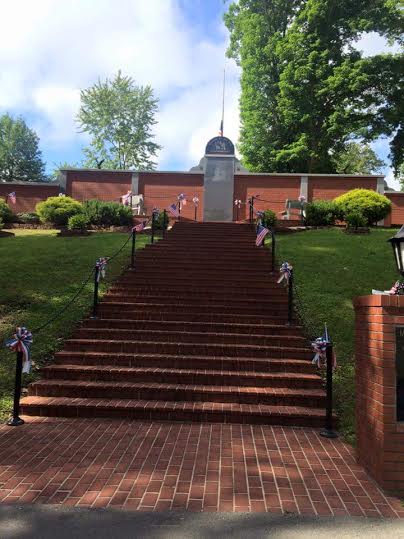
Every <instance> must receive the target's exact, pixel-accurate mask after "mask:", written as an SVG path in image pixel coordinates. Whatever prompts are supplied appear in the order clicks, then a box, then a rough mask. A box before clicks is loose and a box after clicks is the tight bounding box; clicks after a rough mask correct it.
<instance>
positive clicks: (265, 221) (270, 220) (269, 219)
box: [262, 210, 278, 228]
mask: <svg viewBox="0 0 404 539" xmlns="http://www.w3.org/2000/svg"><path fill="white" fill-rule="evenodd" d="M277 221H278V219H277V218H276V213H275V212H274V211H272V210H265V211H264V215H263V217H262V225H263V226H264V227H265V228H273V227H274V226H276V223H277Z"/></svg>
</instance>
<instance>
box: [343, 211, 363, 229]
mask: <svg viewBox="0 0 404 539" xmlns="http://www.w3.org/2000/svg"><path fill="white" fill-rule="evenodd" d="M345 222H346V224H347V225H348V227H349V228H359V227H365V226H366V219H365V217H364V216H363V214H362V213H361V212H360V211H352V212H351V213H347V214H346V215H345Z"/></svg>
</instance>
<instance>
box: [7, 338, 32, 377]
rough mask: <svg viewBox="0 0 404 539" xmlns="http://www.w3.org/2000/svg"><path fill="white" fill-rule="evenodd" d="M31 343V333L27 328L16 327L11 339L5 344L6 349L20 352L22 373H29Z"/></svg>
mask: <svg viewBox="0 0 404 539" xmlns="http://www.w3.org/2000/svg"><path fill="white" fill-rule="evenodd" d="M32 342H33V338H32V333H31V332H30V331H28V329H27V328H24V327H18V328H17V330H16V332H15V334H14V335H13V337H12V339H10V340H8V341H7V342H6V346H7V348H9V349H10V350H12V351H13V352H22V354H23V368H22V372H24V373H29V372H30V370H31V352H30V348H31V344H32Z"/></svg>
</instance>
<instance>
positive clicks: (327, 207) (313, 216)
mask: <svg viewBox="0 0 404 539" xmlns="http://www.w3.org/2000/svg"><path fill="white" fill-rule="evenodd" d="M305 213H306V217H305V219H304V222H305V224H306V225H307V226H331V225H334V224H335V221H336V218H337V207H336V205H335V203H334V202H333V201H332V200H314V201H313V202H309V203H308V204H306V207H305Z"/></svg>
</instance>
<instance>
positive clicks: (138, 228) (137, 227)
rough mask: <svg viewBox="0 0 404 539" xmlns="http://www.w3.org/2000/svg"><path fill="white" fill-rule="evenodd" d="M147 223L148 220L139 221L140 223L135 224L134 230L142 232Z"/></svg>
mask: <svg viewBox="0 0 404 539" xmlns="http://www.w3.org/2000/svg"><path fill="white" fill-rule="evenodd" d="M146 223H147V221H142V222H141V223H139V224H138V225H136V226H134V227H133V228H132V230H133V231H134V232H142V230H144V227H145V226H146Z"/></svg>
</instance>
